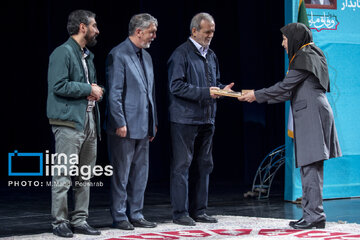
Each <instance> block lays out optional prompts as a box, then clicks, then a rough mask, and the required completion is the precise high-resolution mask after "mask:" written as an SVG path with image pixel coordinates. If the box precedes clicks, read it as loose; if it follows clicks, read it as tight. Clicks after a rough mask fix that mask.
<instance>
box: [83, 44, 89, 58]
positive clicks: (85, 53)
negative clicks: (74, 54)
mask: <svg viewBox="0 0 360 240" xmlns="http://www.w3.org/2000/svg"><path fill="white" fill-rule="evenodd" d="M82 52H83V57H84V58H86V57H87V56H89V55H90V51H89V49H87V48H86V47H84V48H83V49H82Z"/></svg>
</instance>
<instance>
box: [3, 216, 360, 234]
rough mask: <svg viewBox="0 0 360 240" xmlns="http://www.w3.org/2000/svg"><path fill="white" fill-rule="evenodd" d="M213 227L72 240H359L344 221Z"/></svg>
mask: <svg viewBox="0 0 360 240" xmlns="http://www.w3.org/2000/svg"><path fill="white" fill-rule="evenodd" d="M215 217H216V218H218V220H219V222H218V223H216V224H205V223H197V225H196V226H193V227H188V226H180V225H176V224H173V223H172V222H170V221H169V222H165V223H161V224H159V225H158V227H156V228H152V229H145V228H136V229H135V230H134V231H123V230H117V229H112V228H102V229H100V230H101V235H100V236H87V235H79V234H75V235H74V237H73V238H72V239H96V240H99V239H101V240H103V239H109V240H110V239H111V240H130V239H152V240H174V239H178V240H183V239H184V240H185V239H186V240H193V239H204V240H210V239H211V240H214V239H229V240H230V239H231V240H232V239H240V240H242V239H252V240H257V239H268V240H272V239H279V240H282V239H284V240H292V239H319V240H320V239H324V240H333V239H334V240H335V239H347V240H350V239H360V224H355V223H346V222H327V223H326V228H325V229H314V230H294V229H292V228H290V227H289V226H288V223H289V220H286V219H274V218H255V217H240V216H215ZM0 239H16V240H17V239H21V240H25V239H26V240H27V239H29V240H30V239H31V240H33V239H49V240H51V239H64V238H58V237H56V236H54V235H53V234H51V233H43V234H36V235H25V236H14V237H6V238H0Z"/></svg>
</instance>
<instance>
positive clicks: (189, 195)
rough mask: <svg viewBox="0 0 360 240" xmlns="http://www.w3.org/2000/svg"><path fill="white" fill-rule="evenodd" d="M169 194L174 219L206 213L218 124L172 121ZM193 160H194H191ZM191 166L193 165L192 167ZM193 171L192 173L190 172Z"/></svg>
mask: <svg viewBox="0 0 360 240" xmlns="http://www.w3.org/2000/svg"><path fill="white" fill-rule="evenodd" d="M170 131H171V144H172V159H171V173H170V195H171V204H172V208H173V219H178V218H180V217H182V216H188V215H189V214H190V216H193V217H194V216H198V215H201V214H203V213H205V210H206V208H207V204H208V188H209V174H210V173H211V172H212V170H213V159H212V139H213V135H214V131H215V126H214V125H212V124H205V125H187V124H178V123H173V122H172V123H171V125H170ZM192 162H194V164H192ZM190 166H191V169H190ZM189 173H190V174H189Z"/></svg>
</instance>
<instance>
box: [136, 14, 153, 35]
mask: <svg viewBox="0 0 360 240" xmlns="http://www.w3.org/2000/svg"><path fill="white" fill-rule="evenodd" d="M150 24H154V25H155V26H156V27H157V26H158V21H157V19H156V18H154V17H153V16H151V15H150V14H148V13H141V14H137V15H134V16H132V17H131V19H130V22H129V36H132V35H133V34H134V33H135V30H136V29H137V28H140V29H141V30H144V29H147V28H148V27H149V26H150Z"/></svg>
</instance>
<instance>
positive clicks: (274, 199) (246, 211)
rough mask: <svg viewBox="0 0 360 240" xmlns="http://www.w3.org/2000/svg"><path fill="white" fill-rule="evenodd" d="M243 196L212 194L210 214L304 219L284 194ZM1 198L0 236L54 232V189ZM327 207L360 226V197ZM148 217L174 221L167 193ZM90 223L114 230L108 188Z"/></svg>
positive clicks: (156, 194)
mask: <svg viewBox="0 0 360 240" xmlns="http://www.w3.org/2000/svg"><path fill="white" fill-rule="evenodd" d="M243 193H244V191H243V190H239V189H236V188H234V189H227V190H226V191H217V192H211V193H210V195H209V209H208V211H207V213H208V214H209V215H223V216H246V217H261V218H279V219H298V218H300V217H301V207H300V205H297V204H294V203H290V202H286V201H284V200H283V197H282V194H272V195H270V198H269V199H263V200H257V199H249V198H244V197H243ZM0 196H1V199H0V237H6V236H20V235H21V236H23V235H29V234H40V233H51V232H52V227H51V214H50V209H51V196H50V189H45V190H44V189H42V190H38V189H35V188H12V189H10V188H9V187H3V188H1V189H0ZM69 204H71V202H70V203H69ZM324 208H325V212H326V214H327V221H328V222H346V223H357V224H360V214H359V209H360V198H352V199H336V200H325V201H324ZM144 216H145V218H146V219H148V220H150V221H155V222H157V223H159V224H161V223H164V222H169V221H171V217H172V215H171V205H170V200H169V194H168V191H167V190H164V189H156V190H155V189H153V190H148V191H147V193H146V197H145V207H144ZM88 222H89V224H90V225H91V226H94V227H96V228H108V227H110V225H111V223H112V219H111V216H110V212H109V191H108V189H104V188H96V187H93V188H92V190H91V202H90V209H89V219H88Z"/></svg>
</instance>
